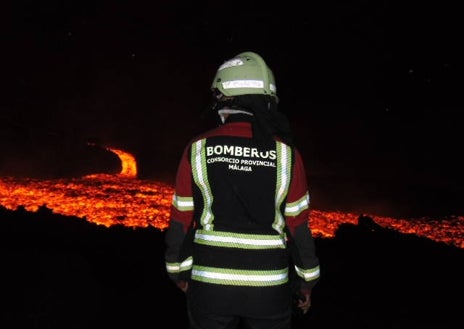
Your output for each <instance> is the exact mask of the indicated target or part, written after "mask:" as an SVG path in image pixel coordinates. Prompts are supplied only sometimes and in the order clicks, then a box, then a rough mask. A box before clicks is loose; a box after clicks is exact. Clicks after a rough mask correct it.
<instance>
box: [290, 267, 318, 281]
mask: <svg viewBox="0 0 464 329" xmlns="http://www.w3.org/2000/svg"><path fill="white" fill-rule="evenodd" d="M295 271H296V273H297V274H298V276H299V277H301V278H303V280H305V281H306V282H308V281H313V280H316V279H317V278H319V276H320V274H321V272H320V269H319V266H316V267H313V268H311V269H309V270H304V269H302V268H300V267H298V266H295Z"/></svg>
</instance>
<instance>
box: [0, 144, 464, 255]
mask: <svg viewBox="0 0 464 329" xmlns="http://www.w3.org/2000/svg"><path fill="white" fill-rule="evenodd" d="M109 150H110V151H113V152H114V153H116V154H117V155H118V156H119V158H120V159H121V162H122V170H121V172H120V173H119V174H117V175H108V174H95V175H88V176H84V177H82V178H69V179H53V180H41V179H31V178H13V177H6V178H2V179H0V204H1V205H3V206H4V207H6V208H8V209H11V210H15V209H17V208H18V207H19V206H23V207H24V208H25V209H26V210H28V211H37V210H38V209H39V208H40V207H42V206H46V207H47V208H49V209H51V210H52V211H53V212H54V213H58V214H62V215H68V216H77V217H81V218H84V219H85V220H87V221H89V222H92V223H95V224H99V225H104V226H106V227H110V226H112V225H116V224H122V225H124V226H128V227H147V226H149V225H151V226H153V227H156V228H158V229H160V230H164V229H165V228H166V227H167V224H168V222H169V207H170V205H171V198H172V194H173V193H174V190H173V187H172V186H169V185H168V184H165V183H162V182H158V181H154V180H140V179H137V178H136V174H137V170H136V168H137V166H136V161H135V158H134V157H133V156H132V155H131V154H129V153H127V152H125V151H121V150H117V149H109ZM359 215H360V214H354V213H343V212H334V211H329V212H328V211H321V210H316V209H312V210H311V212H310V218H309V220H310V226H311V228H312V231H313V234H314V235H315V236H316V237H328V238H330V237H333V236H334V234H335V232H336V230H337V228H338V227H339V226H340V224H343V223H352V224H357V223H358V218H359ZM364 215H366V216H369V217H371V218H372V219H374V221H375V222H376V223H377V224H378V225H380V226H382V227H385V228H390V229H394V230H397V231H400V232H402V233H406V234H415V235H417V236H423V237H427V238H429V239H432V240H435V241H437V242H444V243H447V244H451V245H455V246H457V247H459V248H464V242H463V237H464V217H463V216H455V217H453V218H447V219H446V220H443V219H431V218H419V219H398V218H396V219H395V218H390V217H381V216H377V215H375V214H364Z"/></svg>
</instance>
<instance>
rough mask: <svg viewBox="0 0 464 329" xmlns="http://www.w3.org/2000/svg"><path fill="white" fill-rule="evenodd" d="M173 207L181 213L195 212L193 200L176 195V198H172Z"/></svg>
mask: <svg viewBox="0 0 464 329" xmlns="http://www.w3.org/2000/svg"><path fill="white" fill-rule="evenodd" d="M172 205H173V206H174V207H176V208H177V209H178V210H179V211H190V210H193V198H192V197H182V196H178V195H176V194H174V197H173V198H172Z"/></svg>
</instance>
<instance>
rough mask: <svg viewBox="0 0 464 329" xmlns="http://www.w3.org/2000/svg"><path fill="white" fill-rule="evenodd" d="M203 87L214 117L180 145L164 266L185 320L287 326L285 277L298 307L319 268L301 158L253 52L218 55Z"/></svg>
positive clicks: (193, 324)
mask: <svg viewBox="0 0 464 329" xmlns="http://www.w3.org/2000/svg"><path fill="white" fill-rule="evenodd" d="M211 88H212V95H213V99H214V101H213V106H212V111H215V112H216V113H217V114H218V115H219V118H220V122H219V125H218V126H217V127H215V128H212V129H211V130H209V131H207V132H205V133H203V134H201V135H199V136H197V137H195V138H193V139H192V140H191V141H190V142H189V143H188V145H187V146H186V148H185V149H184V152H183V154H182V157H181V160H180V163H179V166H178V169H177V175H176V181H175V193H174V196H173V200H172V206H171V214H170V222H169V227H168V229H167V231H166V235H165V243H166V250H165V262H166V270H167V273H168V275H169V277H170V279H171V280H173V281H174V282H175V283H176V284H177V286H178V287H179V288H180V289H181V290H182V291H184V292H185V294H186V302H187V310H188V316H189V322H190V328H195V329H200V328H201V329H222V328H228V329H231V328H237V326H238V325H239V323H245V324H246V325H248V327H249V328H253V329H267V328H275V329H278V328H290V326H291V320H292V295H293V293H294V292H295V289H292V287H293V286H295V284H296V287H297V288H296V290H297V292H298V293H300V294H301V296H302V298H301V300H300V301H299V302H298V304H297V308H299V309H300V310H301V312H302V313H306V312H308V310H309V308H310V306H311V290H312V289H313V287H314V286H315V284H316V283H317V282H318V280H319V274H320V270H319V260H318V257H317V255H316V250H315V243H314V239H313V236H312V234H311V230H310V228H309V225H308V218H309V206H310V204H309V203H310V202H309V201H310V198H309V192H308V185H307V179H306V173H305V167H304V164H303V160H302V157H301V154H300V153H299V151H298V150H297V149H296V148H295V146H294V144H293V141H292V132H291V129H290V125H289V122H288V120H287V118H286V116H285V115H284V114H283V113H282V112H280V111H279V110H278V98H277V94H276V84H275V80H274V75H273V73H272V71H271V69H270V68H269V67H268V65H267V64H266V63H265V61H264V60H263V58H262V57H261V56H260V55H258V54H257V53H255V52H243V53H240V54H238V55H236V56H235V57H233V58H231V59H229V60H227V61H225V62H224V63H223V64H222V65H220V67H219V69H218V70H217V72H216V76H215V77H214V80H213V82H212V86H211ZM292 273H293V274H294V275H293V276H294V277H295V279H290V278H292V277H293V276H292V275H291V274H292ZM294 280H296V281H294Z"/></svg>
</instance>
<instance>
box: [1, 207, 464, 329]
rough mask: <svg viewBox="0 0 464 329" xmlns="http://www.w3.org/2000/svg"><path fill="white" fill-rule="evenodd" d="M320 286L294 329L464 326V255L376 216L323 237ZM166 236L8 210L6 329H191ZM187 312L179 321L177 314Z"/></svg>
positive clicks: (4, 228)
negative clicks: (165, 325) (162, 327)
mask: <svg viewBox="0 0 464 329" xmlns="http://www.w3.org/2000/svg"><path fill="white" fill-rule="evenodd" d="M316 244H317V248H318V254H319V258H320V261H321V272H322V276H321V280H320V283H319V284H318V286H316V288H315V289H314V292H313V306H312V308H311V310H310V312H309V314H307V315H306V316H304V317H302V318H296V319H295V321H294V325H293V328H308V327H310V328H313V329H314V328H321V329H322V328H324V329H325V328H344V329H346V328H376V329H378V328H408V329H410V328H413V327H425V326H430V325H435V326H436V327H439V328H455V323H459V322H458V321H460V306H461V304H460V303H457V302H456V300H458V301H459V300H460V298H461V296H462V295H463V293H464V289H463V287H464V284H463V283H462V277H464V276H463V275H464V273H463V272H464V270H463V269H462V267H461V266H460V264H462V262H463V260H464V251H463V250H462V249H459V248H456V247H452V246H448V245H445V244H442V243H436V242H433V241H431V240H428V239H425V238H419V237H417V236H415V235H405V234H401V233H398V232H396V231H392V230H388V229H384V228H382V227H380V226H378V225H377V224H375V222H374V221H372V220H370V219H369V218H361V219H360V222H359V224H358V225H351V224H343V225H341V226H340V228H339V229H338V231H337V234H336V237H335V238H334V239H319V238H318V239H316ZM163 251H164V245H163V232H161V231H159V230H157V229H155V228H137V229H133V228H127V227H124V226H122V225H121V226H115V227H111V228H106V227H104V226H97V225H95V224H92V223H89V222H87V221H85V220H84V219H81V218H75V217H65V216H60V215H57V214H53V213H51V212H47V211H46V209H45V210H44V209H42V211H40V212H36V213H31V212H26V211H24V210H21V209H19V210H17V211H10V210H7V209H5V208H2V207H0V252H1V257H2V260H3V264H2V274H3V275H2V278H3V288H2V294H1V296H2V299H3V300H2V302H3V303H2V305H6V307H4V308H3V309H2V315H1V318H0V327H2V328H3V327H5V328H61V329H64V328H102V327H112V326H115V325H119V326H127V327H130V328H134V329H135V328H149V327H150V328H152V327H153V326H156V325H157V324H158V325H159V324H160V323H162V322H165V321H167V320H168V321H169V323H170V327H172V328H187V319H186V313H185V309H184V307H185V305H184V296H183V295H182V293H181V292H180V291H179V290H178V289H177V288H176V287H175V286H174V285H173V284H172V283H171V282H170V281H169V280H168V278H167V275H166V273H165V269H164V261H163ZM173 312H175V314H178V315H177V316H175V317H170V316H168V314H172V313H173Z"/></svg>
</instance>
